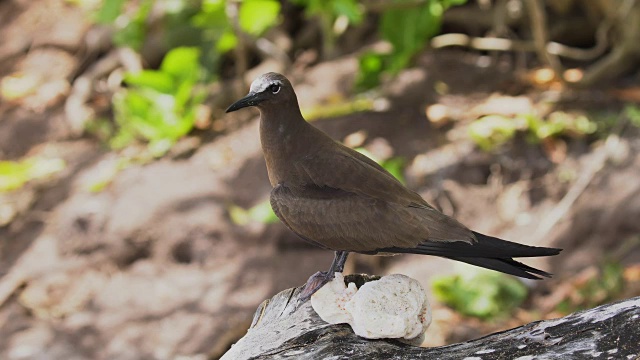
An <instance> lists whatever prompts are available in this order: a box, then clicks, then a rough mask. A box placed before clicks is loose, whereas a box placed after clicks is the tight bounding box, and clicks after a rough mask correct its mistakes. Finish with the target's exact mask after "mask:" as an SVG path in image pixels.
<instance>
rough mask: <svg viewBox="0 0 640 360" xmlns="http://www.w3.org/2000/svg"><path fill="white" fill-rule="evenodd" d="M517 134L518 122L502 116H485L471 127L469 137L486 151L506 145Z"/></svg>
mask: <svg viewBox="0 0 640 360" xmlns="http://www.w3.org/2000/svg"><path fill="white" fill-rule="evenodd" d="M515 132H516V121H515V120H514V119H510V118H507V117H504V116H500V115H488V116H484V117H482V118H480V119H478V120H476V121H474V122H473V123H472V124H471V125H470V126H469V136H470V137H471V139H472V140H473V141H474V142H475V143H476V144H477V145H478V146H479V147H480V148H481V149H482V150H485V151H489V150H492V149H494V148H496V147H498V146H500V145H502V144H504V143H505V142H507V141H508V140H510V139H511V138H512V137H513V136H514V135H515Z"/></svg>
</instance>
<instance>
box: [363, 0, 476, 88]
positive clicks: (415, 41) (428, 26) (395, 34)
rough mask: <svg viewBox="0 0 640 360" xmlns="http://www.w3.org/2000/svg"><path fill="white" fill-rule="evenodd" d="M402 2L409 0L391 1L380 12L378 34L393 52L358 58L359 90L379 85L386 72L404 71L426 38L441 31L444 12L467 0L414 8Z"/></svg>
mask: <svg viewBox="0 0 640 360" xmlns="http://www.w3.org/2000/svg"><path fill="white" fill-rule="evenodd" d="M403 3H404V4H408V3H410V1H407V0H394V1H390V2H389V4H390V5H389V8H388V10H386V11H384V12H383V13H382V17H381V19H380V23H379V27H378V32H379V33H380V36H381V37H382V38H383V39H384V40H387V41H388V42H389V43H390V44H391V46H392V50H391V53H388V54H380V53H374V52H368V53H365V54H363V55H362V56H361V57H360V68H359V73H358V75H357V77H356V84H357V85H356V87H357V88H358V89H359V90H366V89H370V88H372V87H375V86H376V85H378V83H379V82H380V76H381V75H382V74H383V73H385V72H387V73H390V74H392V75H394V74H397V73H398V72H400V70H402V69H404V68H406V67H407V66H408V65H409V64H410V61H411V59H413V57H414V56H415V55H416V54H417V53H418V52H419V51H420V50H422V49H424V48H425V46H426V45H427V44H428V41H429V39H431V38H432V37H433V36H435V35H436V34H437V33H438V32H439V31H440V26H441V24H442V15H443V14H444V11H445V10H446V9H448V8H449V7H451V6H456V5H462V4H464V3H466V0H430V1H425V2H424V3H423V4H422V5H419V6H413V7H406V6H403V5H404V4H403ZM393 5H395V6H393Z"/></svg>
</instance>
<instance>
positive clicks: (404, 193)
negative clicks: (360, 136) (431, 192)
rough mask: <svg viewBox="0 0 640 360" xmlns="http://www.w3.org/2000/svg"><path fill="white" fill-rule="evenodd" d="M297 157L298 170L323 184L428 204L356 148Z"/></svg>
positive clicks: (378, 197) (387, 199)
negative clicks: (301, 157) (300, 158)
mask: <svg viewBox="0 0 640 360" xmlns="http://www.w3.org/2000/svg"><path fill="white" fill-rule="evenodd" d="M339 149H340V150H341V151H339V152H333V153H318V154H314V155H313V156H308V157H306V158H304V159H302V160H299V161H297V162H296V163H295V164H294V166H295V167H296V168H297V169H298V172H299V173H301V174H304V175H306V176H308V181H310V182H311V183H313V184H315V185H317V186H320V187H330V188H334V189H341V190H345V191H348V192H352V193H356V194H359V195H363V196H368V197H371V198H375V199H380V200H385V201H387V202H393V203H397V204H400V205H405V206H409V205H411V204H414V205H416V206H427V207H431V206H429V204H427V203H426V202H425V201H424V200H423V199H422V198H421V197H420V195H418V194H416V193H415V192H413V191H411V190H408V189H407V188H406V187H404V185H402V184H401V183H400V182H399V181H398V180H397V179H396V178H395V177H393V175H391V174H390V173H389V172H387V171H386V170H385V169H384V168H382V167H381V166H380V165H378V164H377V163H375V162H374V161H373V160H371V159H369V158H367V157H366V156H364V155H362V154H360V153H358V152H357V151H354V150H351V149H349V148H339Z"/></svg>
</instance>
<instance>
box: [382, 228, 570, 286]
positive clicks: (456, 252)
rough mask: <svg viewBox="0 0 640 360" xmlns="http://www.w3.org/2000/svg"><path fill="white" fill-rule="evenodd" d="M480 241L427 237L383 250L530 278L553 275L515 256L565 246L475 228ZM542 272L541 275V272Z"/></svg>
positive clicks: (547, 252)
mask: <svg viewBox="0 0 640 360" xmlns="http://www.w3.org/2000/svg"><path fill="white" fill-rule="evenodd" d="M473 234H474V235H475V236H476V239H477V241H476V242H473V243H467V242H464V241H453V242H445V241H438V242H436V241H426V242H424V243H422V244H419V245H418V246H417V247H415V248H389V249H381V250H380V251H386V252H396V253H412V254H422V255H435V256H441V257H445V258H448V259H452V260H457V261H462V262H465V263H468V264H471V265H476V266H480V267H483V268H487V269H491V270H496V271H500V272H503V273H506V274H510V275H515V276H519V277H522V278H527V279H541V277H540V276H544V277H551V274H549V273H547V272H545V271H542V270H538V269H536V268H534V267H531V266H528V265H525V264H523V263H521V262H518V261H515V260H513V259H512V258H514V257H538V256H551V255H557V254H559V253H560V251H562V249H556V248H547V247H537V246H528V245H523V244H518V243H514V242H511V241H506V240H502V239H498V238H496V237H492V236H488V235H484V234H480V233H477V232H473ZM537 275H539V276H537Z"/></svg>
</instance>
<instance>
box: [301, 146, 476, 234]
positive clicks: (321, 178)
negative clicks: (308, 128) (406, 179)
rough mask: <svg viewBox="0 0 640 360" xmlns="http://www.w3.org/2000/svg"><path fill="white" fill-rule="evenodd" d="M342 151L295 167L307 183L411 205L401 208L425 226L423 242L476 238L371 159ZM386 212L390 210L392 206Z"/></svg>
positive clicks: (304, 161) (348, 151)
mask: <svg viewBox="0 0 640 360" xmlns="http://www.w3.org/2000/svg"><path fill="white" fill-rule="evenodd" d="M342 150H343V151H344V153H341V152H339V153H337V154H336V153H333V154H323V153H319V154H315V155H314V156H313V157H307V158H305V159H303V160H302V161H298V162H297V163H295V164H294V166H296V167H297V168H298V171H299V173H302V174H305V175H306V176H308V180H307V181H308V182H310V183H312V184H314V185H316V186H318V187H326V188H331V189H339V190H343V191H346V192H349V193H354V194H357V195H360V196H362V197H364V198H371V199H378V200H381V201H384V202H386V203H387V204H389V205H391V204H394V205H399V207H398V208H404V207H407V208H412V209H413V210H406V209H404V210H403V211H408V212H410V213H411V214H412V216H414V217H415V221H416V222H419V223H420V225H421V226H422V227H425V228H426V229H428V232H429V234H430V236H429V237H428V238H427V237H424V238H422V240H423V241H427V240H430V241H464V242H469V243H470V242H473V241H475V237H474V235H473V233H472V232H471V230H469V229H468V228H467V227H465V226H464V225H462V224H461V223H459V222H458V221H457V220H455V219H453V218H451V217H449V216H446V215H444V214H443V213H441V212H440V211H438V210H436V209H435V208H433V207H432V206H431V205H429V204H428V203H427V202H426V201H424V199H422V197H420V195H418V194H417V193H415V192H413V191H411V190H409V189H407V188H406V187H404V185H402V184H401V183H400V182H399V181H398V180H397V179H396V178H394V177H393V175H391V174H390V173H389V172H387V171H386V170H384V169H383V168H382V167H381V166H379V165H378V164H376V163H375V162H373V160H371V159H369V158H367V157H366V156H364V155H362V154H360V153H358V152H356V151H354V150H351V149H348V148H343V149H342ZM386 211H391V208H389V209H387V210H386ZM396 211H397V210H396ZM373 221H377V220H376V219H373ZM423 235H424V234H423Z"/></svg>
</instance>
